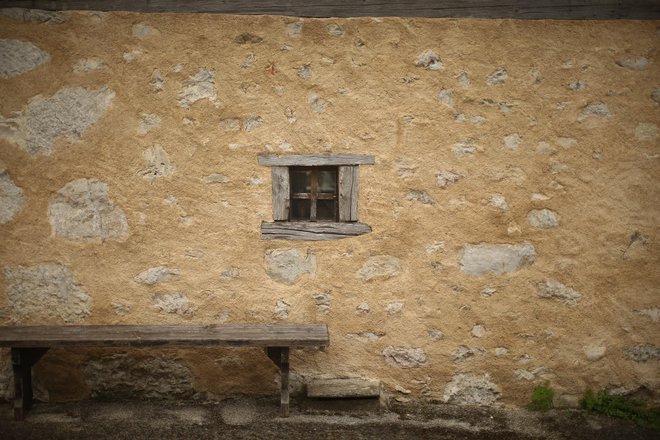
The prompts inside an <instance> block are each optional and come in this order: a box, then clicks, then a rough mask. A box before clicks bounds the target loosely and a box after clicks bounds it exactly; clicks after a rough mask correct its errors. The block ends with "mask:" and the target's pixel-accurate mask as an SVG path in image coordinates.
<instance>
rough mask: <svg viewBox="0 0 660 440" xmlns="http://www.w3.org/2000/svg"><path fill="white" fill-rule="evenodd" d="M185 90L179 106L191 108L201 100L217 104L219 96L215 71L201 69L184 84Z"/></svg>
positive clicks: (180, 95)
mask: <svg viewBox="0 0 660 440" xmlns="http://www.w3.org/2000/svg"><path fill="white" fill-rule="evenodd" d="M183 86H184V87H183V90H181V93H179V106H181V107H183V108H190V106H191V105H193V104H194V103H195V102H197V101H199V100H200V99H208V100H209V101H211V102H212V103H214V104H215V103H216V101H217V98H218V95H217V92H216V90H215V70H213V69H200V70H199V72H197V73H196V74H195V75H193V76H191V77H189V78H188V79H187V80H186V81H184V82H183Z"/></svg>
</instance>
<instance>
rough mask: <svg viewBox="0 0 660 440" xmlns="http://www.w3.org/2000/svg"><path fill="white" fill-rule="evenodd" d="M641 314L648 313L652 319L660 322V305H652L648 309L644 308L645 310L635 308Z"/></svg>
mask: <svg viewBox="0 0 660 440" xmlns="http://www.w3.org/2000/svg"><path fill="white" fill-rule="evenodd" d="M635 312H637V313H638V314H640V315H646V316H648V317H649V318H651V321H653V322H658V321H660V308H658V307H652V308H648V309H643V310H635Z"/></svg>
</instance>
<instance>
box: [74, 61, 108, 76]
mask: <svg viewBox="0 0 660 440" xmlns="http://www.w3.org/2000/svg"><path fill="white" fill-rule="evenodd" d="M106 67H107V66H106V65H105V63H104V62H103V60H102V59H100V58H95V57H92V58H83V59H80V60H78V61H77V62H76V64H74V66H73V71H74V72H76V73H87V72H91V71H93V70H101V69H105V68H106Z"/></svg>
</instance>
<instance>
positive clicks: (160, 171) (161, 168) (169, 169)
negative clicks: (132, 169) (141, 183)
mask: <svg viewBox="0 0 660 440" xmlns="http://www.w3.org/2000/svg"><path fill="white" fill-rule="evenodd" d="M142 156H143V157H144V162H145V167H144V168H143V169H142V170H141V171H140V174H141V175H142V177H144V178H145V179H147V180H149V181H152V180H154V179H156V178H158V177H168V176H171V175H172V174H174V171H175V170H176V167H175V166H174V165H172V163H171V162H170V157H169V156H168V155H167V152H166V151H165V150H163V147H161V146H160V145H158V144H155V145H154V146H152V147H149V148H147V149H146V150H144V153H142Z"/></svg>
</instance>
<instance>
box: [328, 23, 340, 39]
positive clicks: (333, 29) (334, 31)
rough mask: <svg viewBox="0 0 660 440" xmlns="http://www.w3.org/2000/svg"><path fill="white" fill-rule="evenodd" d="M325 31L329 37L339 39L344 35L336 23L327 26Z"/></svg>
mask: <svg viewBox="0 0 660 440" xmlns="http://www.w3.org/2000/svg"><path fill="white" fill-rule="evenodd" d="M325 29H326V30H327V31H328V33H329V34H330V35H334V36H335V37H341V36H342V35H344V29H343V28H342V27H341V26H339V25H338V24H336V23H331V24H329V25H327V26H326V28H325Z"/></svg>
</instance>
